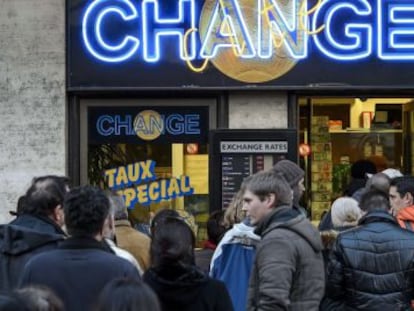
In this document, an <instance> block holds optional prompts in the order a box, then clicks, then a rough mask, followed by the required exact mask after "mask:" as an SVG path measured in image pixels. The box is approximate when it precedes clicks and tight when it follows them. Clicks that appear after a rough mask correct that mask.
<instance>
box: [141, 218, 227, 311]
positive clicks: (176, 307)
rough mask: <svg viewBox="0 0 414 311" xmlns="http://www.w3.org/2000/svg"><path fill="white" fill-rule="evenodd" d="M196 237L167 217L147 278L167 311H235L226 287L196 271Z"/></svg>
mask: <svg viewBox="0 0 414 311" xmlns="http://www.w3.org/2000/svg"><path fill="white" fill-rule="evenodd" d="M194 246H195V237H194V233H193V231H192V230H191V228H190V227H189V226H188V225H187V224H186V223H185V221H184V220H183V219H181V217H168V216H167V217H165V219H163V221H162V224H159V225H157V227H156V228H155V230H154V232H153V235H152V240H151V248H150V254H151V268H150V269H148V270H147V271H146V272H145V273H144V276H143V279H144V281H145V282H146V283H147V284H148V285H149V286H150V287H151V288H152V289H153V290H154V291H155V293H156V294H157V296H158V298H159V300H160V302H161V309H162V310H163V311H193V310H194V311H232V310H233V306H232V303H231V300H230V296H229V294H228V292H227V289H226V287H225V285H224V284H223V283H222V282H221V281H218V280H213V279H211V278H209V277H208V276H207V275H206V274H205V273H204V272H203V271H202V270H200V269H199V268H197V267H196V265H195V261H194Z"/></svg>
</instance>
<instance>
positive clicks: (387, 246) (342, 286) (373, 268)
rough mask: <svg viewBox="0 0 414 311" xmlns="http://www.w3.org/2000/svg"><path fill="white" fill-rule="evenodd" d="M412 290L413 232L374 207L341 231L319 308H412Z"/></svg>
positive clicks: (413, 266) (329, 266)
mask: <svg viewBox="0 0 414 311" xmlns="http://www.w3.org/2000/svg"><path fill="white" fill-rule="evenodd" d="M413 290H414V233H412V232H410V231H408V230H405V229H401V228H400V227H399V226H398V224H397V223H396V221H395V220H394V218H393V217H392V216H391V215H389V214H388V213H386V212H385V211H373V212H370V213H368V214H367V215H366V216H364V217H363V218H362V219H361V221H360V226H358V227H356V228H354V229H350V230H347V231H344V232H343V233H341V234H339V236H338V238H337V240H336V243H335V246H334V249H333V253H332V256H331V258H330V262H329V265H328V275H327V287H326V297H325V299H324V300H323V302H322V306H321V310H335V311H336V310H370V311H375V310H387V311H392V310H411V309H410V301H411V300H412V299H413V297H414V295H413V294H414V292H413Z"/></svg>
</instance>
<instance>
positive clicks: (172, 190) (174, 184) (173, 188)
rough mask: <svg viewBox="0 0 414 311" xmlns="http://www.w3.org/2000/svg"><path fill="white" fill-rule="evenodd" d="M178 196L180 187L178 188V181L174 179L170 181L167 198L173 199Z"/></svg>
mask: <svg viewBox="0 0 414 311" xmlns="http://www.w3.org/2000/svg"><path fill="white" fill-rule="evenodd" d="M178 194H180V187H179V186H178V180H177V179H175V178H171V179H170V185H169V187H168V196H169V197H175V195H178Z"/></svg>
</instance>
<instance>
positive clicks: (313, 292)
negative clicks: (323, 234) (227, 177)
mask: <svg viewBox="0 0 414 311" xmlns="http://www.w3.org/2000/svg"><path fill="white" fill-rule="evenodd" d="M242 189H244V195H243V210H245V211H246V212H247V216H248V217H249V218H250V221H251V223H252V224H253V225H256V226H257V228H256V230H255V233H256V234H258V235H260V236H261V238H262V240H261V241H260V242H259V244H258V246H257V249H256V259H255V262H254V266H253V270H252V275H251V278H250V284H249V292H248V302H247V310H248V311H250V310H252V311H253V310H257V311H265V310H269V311H270V310H272V311H274V310H292V311H300V310H303V311H305V310H306V311H308V310H318V308H319V303H320V301H321V299H322V297H323V293H324V287H325V278H324V277H325V275H324V263H323V259H322V242H321V239H320V236H319V232H318V231H317V230H316V228H314V227H313V226H312V224H311V223H310V222H309V220H307V219H306V217H305V216H304V215H303V214H301V212H300V211H299V210H297V209H293V208H292V196H293V195H292V191H291V189H290V187H289V185H288V184H287V182H286V181H285V180H284V178H283V175H280V174H276V173H275V172H274V171H267V172H259V173H257V174H255V175H252V176H250V177H248V178H247V179H245V181H244V182H243V184H242Z"/></svg>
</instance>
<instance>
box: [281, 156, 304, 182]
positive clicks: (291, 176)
mask: <svg viewBox="0 0 414 311" xmlns="http://www.w3.org/2000/svg"><path fill="white" fill-rule="evenodd" d="M273 170H274V171H275V172H276V173H281V174H282V175H283V177H285V179H286V181H287V182H288V184H289V186H290V187H291V188H292V187H293V186H295V185H297V183H298V182H299V180H301V179H302V178H303V177H304V176H305V172H304V171H303V170H302V169H301V168H300V167H299V166H298V165H297V164H296V163H295V162H292V161H290V160H281V161H279V162H277V163H276V164H275V166H273Z"/></svg>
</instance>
